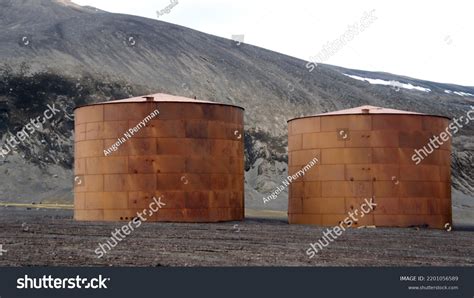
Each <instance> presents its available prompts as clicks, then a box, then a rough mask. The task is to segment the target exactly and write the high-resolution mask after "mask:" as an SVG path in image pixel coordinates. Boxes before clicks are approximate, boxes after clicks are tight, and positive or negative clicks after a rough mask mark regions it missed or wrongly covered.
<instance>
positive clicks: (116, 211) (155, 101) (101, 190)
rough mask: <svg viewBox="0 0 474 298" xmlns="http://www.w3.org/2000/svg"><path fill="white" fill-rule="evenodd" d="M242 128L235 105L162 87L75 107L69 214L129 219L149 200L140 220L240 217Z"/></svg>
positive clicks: (84, 217)
mask: <svg viewBox="0 0 474 298" xmlns="http://www.w3.org/2000/svg"><path fill="white" fill-rule="evenodd" d="M243 128H244V127H243V109H242V108H240V107H237V106H232V105H227V104H219V103H214V102H209V101H201V100H195V99H189V98H184V97H177V96H172V95H166V94H153V95H149V96H144V97H137V98H130V99H124V100H117V101H109V102H103V103H98V104H93V105H88V106H83V107H79V108H77V109H76V110H75V169H74V172H75V190H74V192H75V196H74V218H75V219H76V220H89V221H120V220H124V221H130V220H132V219H134V218H135V217H137V212H142V211H143V210H144V209H147V210H148V209H149V208H150V204H152V203H153V202H154V201H155V202H156V201H157V202H161V204H159V207H160V208H159V210H158V211H157V212H153V214H150V213H151V212H149V211H147V213H146V214H147V215H148V214H149V216H147V218H146V220H147V221H171V222H217V221H231V220H241V219H243V217H244V154H243V150H244V149H243ZM163 203H164V204H163ZM157 205H158V203H155V204H154V205H153V207H152V209H155V210H156V209H157Z"/></svg>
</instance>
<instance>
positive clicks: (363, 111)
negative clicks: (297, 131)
mask: <svg viewBox="0 0 474 298" xmlns="http://www.w3.org/2000/svg"><path fill="white" fill-rule="evenodd" d="M371 114H372V115H374V114H384V115H390V114H395V115H420V116H434V117H443V118H447V119H450V118H449V117H446V116H439V115H429V114H423V113H417V112H410V111H403V110H395V109H387V108H382V107H376V106H370V105H365V106H360V107H357V108H352V109H346V110H339V111H334V112H329V113H323V114H316V115H311V116H304V117H296V118H292V119H290V120H288V121H291V120H295V119H299V118H307V117H320V116H337V115H371Z"/></svg>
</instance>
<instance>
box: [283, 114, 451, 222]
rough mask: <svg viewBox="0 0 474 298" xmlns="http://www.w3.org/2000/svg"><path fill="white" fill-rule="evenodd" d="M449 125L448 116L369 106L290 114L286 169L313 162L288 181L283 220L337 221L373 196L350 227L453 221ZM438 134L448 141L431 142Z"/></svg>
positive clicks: (298, 167) (292, 169)
mask: <svg viewBox="0 0 474 298" xmlns="http://www.w3.org/2000/svg"><path fill="white" fill-rule="evenodd" d="M448 125H449V118H447V117H442V116H433V115H426V114H419V113H414V112H407V111H400V110H393V109H385V108H380V107H374V106H362V107H358V108H353V109H348V110H342V111H337V112H331V113H325V114H319V115H315V116H310V117H301V118H295V119H291V120H289V121H288V132H289V136H288V159H289V162H288V164H289V165H288V171H289V175H294V174H295V173H297V172H298V171H300V170H301V169H303V168H304V167H305V166H306V165H307V164H308V162H309V161H310V160H312V159H313V158H317V161H318V163H317V165H315V166H313V167H311V168H308V167H307V171H305V173H304V175H300V176H301V177H298V178H297V179H295V180H294V181H293V182H292V183H291V184H290V185H289V199H288V218H289V223H290V224H315V225H322V226H336V225H340V224H341V223H343V221H344V219H346V218H347V217H348V214H349V212H354V210H356V209H360V206H361V204H362V203H363V202H364V201H365V199H366V198H367V199H370V198H373V201H374V202H375V204H377V205H376V206H375V207H374V209H373V210H372V211H370V212H368V213H367V214H365V213H364V214H365V215H364V216H361V213H359V216H358V217H357V216H354V217H355V218H356V219H357V221H352V222H354V224H352V225H351V227H358V226H372V225H375V226H387V227H409V226H428V227H432V228H443V227H444V226H445V225H447V224H451V221H452V218H451V172H450V171H451V167H450V163H451V158H450V154H451V139H450V137H449V134H448V133H447V131H448V128H447V127H448ZM440 135H443V139H445V137H446V135H448V140H445V141H444V142H443V143H442V144H440V143H436V142H435V143H434V145H429V144H430V138H432V137H433V136H440ZM435 145H436V146H435ZM436 147H437V148H436ZM425 149H426V150H425ZM366 205H367V204H366ZM365 209H366V210H369V208H366V207H365Z"/></svg>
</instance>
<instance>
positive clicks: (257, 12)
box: [73, 0, 474, 86]
mask: <svg viewBox="0 0 474 298" xmlns="http://www.w3.org/2000/svg"><path fill="white" fill-rule="evenodd" d="M171 1H173V0H135V1H130V0H73V2H75V3H77V4H80V5H90V6H94V7H97V8H99V9H102V10H106V11H110V12H118V13H124V14H131V15H138V16H143V17H147V18H152V19H159V20H163V21H166V22H170V23H174V24H178V25H182V26H185V27H189V28H192V29H195V30H199V31H202V32H206V33H209V34H213V35H217V36H221V37H225V38H231V36H232V35H240V34H243V35H244V42H245V43H248V44H252V45H256V46H260V47H263V48H266V49H270V50H273V51H276V52H280V53H284V54H287V55H290V56H294V57H297V58H301V59H304V60H315V61H317V62H324V63H328V64H333V65H339V66H343V67H347V68H356V69H362V70H371V71H384V72H390V73H394V74H400V75H406V76H410V77H415V78H418V79H425V80H430V81H437V82H444V83H456V84H460V85H467V86H474V76H473V75H472V74H471V72H470V70H471V69H474V59H472V54H473V53H474V39H473V29H474V17H472V12H473V8H474V2H472V1H467V0H465V1H464V0H458V1H438V0H431V1H428V0H427V1H424V0H418V1H414V0H411V1H407V0H398V1H372V0H358V1H350V0H348V1H342V0H330V1H319V0H293V1H270V0H268V1H267V0H239V1H218V0H194V1H192V0H174V1H175V2H177V4H176V5H175V6H174V7H172V8H171V9H170V10H169V13H164V14H162V15H161V16H159V17H158V14H157V12H159V11H162V10H164V9H166V7H168V6H169V5H171ZM367 12H372V17H371V18H370V20H369V21H367V19H366V20H363V18H364V13H367ZM361 22H363V23H364V24H365V25H364V27H360V26H359V28H356V27H354V26H357V24H358V25H360V24H361ZM350 32H352V33H350ZM354 32H355V33H354ZM349 35H350V36H351V37H350V38H344V39H343V41H342V42H339V43H338V44H335V43H334V42H335V41H337V40H340V38H341V37H344V36H345V37H347V36H349ZM331 44H332V45H333V46H332V47H331V48H329V45H331ZM324 50H325V51H324ZM323 52H325V54H323ZM303 67H304V65H303Z"/></svg>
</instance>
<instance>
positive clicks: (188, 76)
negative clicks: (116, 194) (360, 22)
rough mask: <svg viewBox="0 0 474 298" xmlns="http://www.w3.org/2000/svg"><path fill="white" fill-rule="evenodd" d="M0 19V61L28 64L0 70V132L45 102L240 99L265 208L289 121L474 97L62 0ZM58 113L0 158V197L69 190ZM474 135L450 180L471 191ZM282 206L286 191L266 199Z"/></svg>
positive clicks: (457, 156) (38, 1)
mask: <svg viewBox="0 0 474 298" xmlns="http://www.w3.org/2000/svg"><path fill="white" fill-rule="evenodd" d="M0 27H1V28H2V29H3V30H2V31H1V32H0V37H1V38H0V57H1V58H2V61H4V63H7V64H8V65H10V66H12V67H13V68H14V69H17V68H19V66H20V65H23V66H25V65H26V67H23V70H22V72H20V73H18V71H17V72H15V71H13V72H12V71H9V70H8V68H4V69H3V71H4V75H3V82H2V85H1V93H0V119H1V123H0V129H1V131H0V134H1V135H2V138H3V139H2V141H3V142H4V141H5V140H4V139H5V137H6V135H5V134H6V133H7V132H16V131H17V130H18V128H20V129H21V127H22V126H23V125H25V122H26V121H25V120H24V119H25V117H33V116H35V115H37V114H38V113H41V112H42V111H43V110H44V109H45V107H46V104H47V103H51V102H56V103H61V104H62V105H70V106H71V107H72V106H74V105H75V104H79V103H87V102H94V101H103V100H108V99H112V98H114V99H117V98H124V97H128V96H131V95H141V94H143V93H144V92H147V93H148V92H149V93H152V92H153V93H157V92H165V93H171V94H176V95H183V96H188V97H191V96H197V98H201V99H208V100H213V101H220V102H225V103H233V104H237V105H241V106H243V107H245V108H246V119H245V120H246V128H247V131H246V132H247V133H246V159H247V160H246V163H247V164H246V169H247V170H248V172H247V181H246V186H247V191H246V192H247V203H248V205H249V206H259V205H260V206H261V205H262V204H261V201H262V200H261V198H262V195H261V193H264V192H265V191H272V190H273V189H274V187H275V186H276V183H279V182H280V181H281V179H282V178H283V176H284V175H285V173H286V160H287V156H286V148H285V146H286V120H287V119H289V118H292V117H295V116H300V115H306V114H313V113H320V112H325V111H332V110H337V109H344V108H350V107H355V106H360V105H363V104H370V105H375V106H384V107H390V108H396V109H404V110H413V111H418V112H425V113H434V114H443V115H447V116H450V117H455V116H460V115H463V114H465V113H466V111H467V110H468V109H469V108H470V107H469V105H470V104H474V88H473V87H463V86H456V85H449V84H440V83H434V82H427V81H422V80H416V79H412V78H408V77H404V76H396V75H392V74H387V73H374V72H366V71H358V70H350V69H344V68H340V67H334V66H330V65H318V67H316V68H315V69H314V71H312V72H309V71H308V69H307V68H306V67H305V65H306V62H305V61H302V60H299V59H296V58H292V57H289V56H285V55H282V54H279V53H275V52H272V51H269V50H265V49H262V48H258V47H255V46H251V45H247V44H240V45H237V44H236V43H234V42H233V41H230V40H227V39H223V38H219V37H215V36H212V35H208V34H204V33H201V32H198V31H194V30H191V29H188V28H184V27H180V26H177V25H173V24H169V23H165V22H161V21H157V20H153V19H146V18H141V17H136V16H130V15H122V14H113V13H107V12H103V11H99V10H96V9H94V8H90V7H80V6H77V5H75V4H73V3H71V2H69V1H67V0H63V1H59V0H56V1H54V0H21V1H18V0H0ZM5 70H8V71H5ZM46 70H47V73H44V71H46ZM38 72H39V74H38ZM345 74H346V75H345ZM51 75H52V76H53V77H54V78H55V80H57V84H53V85H51V86H50V85H48V84H47V83H41V81H40V79H41V78H42V79H43V80H46V81H48V80H47V78H49V76H51ZM347 75H352V76H356V77H362V78H370V79H379V80H383V81H384V82H389V85H388V86H387V85H377V84H370V83H369V82H367V81H363V80H361V79H360V78H359V79H356V78H354V77H349V76H347ZM22 77H23V78H22ZM45 78H46V79H45ZM18 82H22V83H21V84H19V83H18ZM403 84H405V85H403ZM408 84H410V85H408ZM27 86H29V88H30V89H31V88H33V87H34V88H33V89H31V90H34V92H33V93H32V92H27V93H25V92H24V91H25V90H24V88H26V87H27ZM407 86H416V87H418V89H417V88H414V89H408V88H405V87H407ZM55 88H56V89H55ZM421 88H426V90H427V89H429V91H420V90H419V89H421ZM421 90H424V89H421ZM455 92H456V93H455ZM40 99H41V100H40ZM32 106H34V107H35V108H34V109H33V108H31V107H32ZM60 120H61V121H60ZM62 120H64V119H63V118H61V119H57V123H56V122H55V123H54V125H53V124H45V127H44V128H42V129H43V131H40V132H39V133H38V135H37V136H34V137H32V138H31V140H30V142H31V144H29V145H28V146H23V147H22V148H20V149H18V150H17V151H18V152H17V153H14V154H13V155H10V156H9V157H8V158H7V160H6V162H3V163H0V167H1V168H0V179H2V181H3V183H2V186H1V189H0V191H1V193H2V197H1V198H0V200H3V201H12V200H21V201H38V200H43V199H46V198H49V199H64V198H70V193H69V191H70V189H71V184H72V183H71V181H72V177H71V166H72V162H71V161H72V147H71V145H72V132H71V129H72V122H67V121H62ZM473 134H474V126H473V125H470V126H468V127H465V128H463V129H462V130H461V131H460V132H459V134H458V135H456V137H455V138H454V145H455V149H456V150H455V151H454V154H453V161H454V162H453V174H454V176H453V185H454V187H455V188H456V189H457V190H458V191H460V192H464V193H465V194H467V195H468V196H472V193H473V192H474V187H473V185H474V181H473V176H472V172H473V167H474V164H473V150H474V143H473V142H472V135H473ZM58 140H61V142H59V141H58ZM37 156H43V158H42V159H41V160H38V158H35V157H37ZM48 156H49V158H48ZM45 158H48V159H45ZM460 192H456V193H457V194H460ZM284 195H285V194H283V196H284ZM465 201H469V199H463V202H465ZM272 204H273V203H272ZM463 204H465V203H463ZM471 204H474V203H471ZM285 206H286V198H284V197H282V198H281V199H280V200H275V205H272V206H269V205H268V206H266V207H269V208H276V209H282V208H285Z"/></svg>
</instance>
